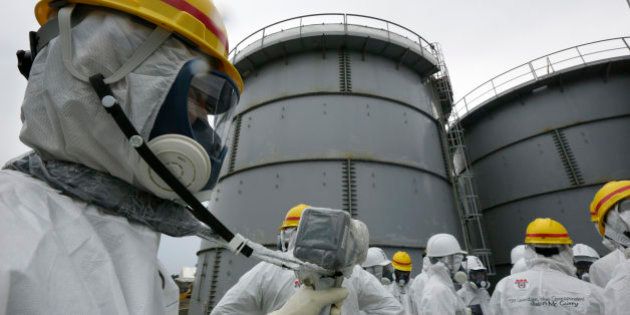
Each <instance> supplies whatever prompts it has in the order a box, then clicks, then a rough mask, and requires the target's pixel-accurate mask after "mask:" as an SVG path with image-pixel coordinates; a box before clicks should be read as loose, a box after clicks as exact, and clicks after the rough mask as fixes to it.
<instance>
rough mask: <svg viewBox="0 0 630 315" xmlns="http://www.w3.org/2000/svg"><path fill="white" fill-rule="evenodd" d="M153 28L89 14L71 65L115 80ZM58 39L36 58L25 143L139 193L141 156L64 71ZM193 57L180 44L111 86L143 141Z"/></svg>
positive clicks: (89, 92)
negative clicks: (134, 189) (113, 76)
mask: <svg viewBox="0 0 630 315" xmlns="http://www.w3.org/2000/svg"><path fill="white" fill-rule="evenodd" d="M151 31H152V29H151V28H149V27H146V26H142V25H140V24H138V23H136V22H134V21H132V20H131V18H130V17H128V16H125V15H117V14H111V13H106V12H104V11H92V12H90V13H89V14H88V15H87V16H86V18H85V19H84V20H83V21H81V23H79V24H78V25H77V26H75V27H74V28H73V29H72V46H73V55H74V59H73V64H74V66H75V68H76V69H78V70H79V71H80V72H81V73H83V74H85V75H87V76H91V75H93V74H96V73H102V74H104V75H105V76H109V75H111V74H112V73H114V72H115V71H116V70H118V68H120V66H121V65H123V64H124V63H125V61H127V59H128V58H129V57H130V56H131V55H132V54H133V52H134V50H135V49H136V48H137V47H138V46H140V45H141V44H142V43H143V41H144V40H145V38H146V37H147V36H148V35H149V34H150V33H151ZM61 46H62V45H61V41H60V40H59V38H55V39H53V40H52V41H51V42H50V43H49V44H48V46H46V47H45V48H44V49H43V50H42V51H41V52H39V53H38V54H37V58H36V59H35V61H34V63H33V66H32V68H31V73H30V78H29V82H28V86H27V89H26V96H25V98H24V103H23V104H22V122H23V126H22V130H21V132H20V140H21V141H22V142H23V143H24V144H26V145H27V146H29V147H31V148H33V149H34V150H35V151H36V152H37V153H38V154H39V155H40V156H41V157H42V158H43V159H45V160H62V161H69V162H74V163H78V164H83V165H85V166H88V167H90V168H92V169H95V170H98V171H102V172H105V173H109V174H111V175H113V176H115V177H117V178H120V179H122V180H124V181H126V182H128V183H130V184H132V185H134V186H136V187H140V188H142V187H141V186H140V185H139V184H138V181H137V180H136V177H135V175H134V170H135V169H137V166H138V163H139V161H140V157H139V155H138V154H137V153H136V152H135V151H134V150H133V148H132V147H131V146H130V145H129V144H128V142H127V140H126V138H125V137H124V136H123V133H122V132H121V131H120V129H119V128H118V127H117V125H116V124H115V122H114V120H113V119H112V117H110V115H109V114H108V113H106V111H105V110H104V108H103V107H102V106H101V104H100V101H99V99H98V97H97V95H96V93H95V92H94V90H93V89H92V87H91V86H90V85H89V84H88V83H85V82H82V81H80V80H78V79H76V78H75V77H73V76H72V75H71V74H70V73H69V72H68V71H67V70H66V68H65V67H64V64H63V61H62V47H61ZM196 55H199V54H198V53H195V52H193V51H192V50H190V49H189V48H188V47H186V46H185V45H184V44H183V43H182V42H180V41H179V40H177V39H175V38H170V39H168V40H167V41H166V42H165V43H164V44H163V45H162V46H161V47H160V48H159V49H158V50H157V51H156V52H154V53H153V54H152V55H151V56H149V57H148V58H147V59H146V60H145V61H144V62H143V63H142V64H141V65H140V66H138V67H137V68H136V69H134V70H133V71H132V72H131V73H129V74H128V75H127V76H126V77H125V78H124V79H123V80H120V81H118V82H116V83H114V84H112V89H113V92H114V94H115V97H116V98H117V99H118V101H119V103H120V105H121V106H122V108H123V110H124V111H125V113H126V114H127V116H128V117H129V119H130V121H131V122H132V123H133V124H134V126H135V127H136V129H137V130H138V132H139V133H140V134H141V135H142V136H143V137H144V138H145V139H148V136H149V134H150V132H151V129H152V128H153V124H154V121H155V118H156V116H157V114H158V111H159V110H160V107H161V105H162V103H163V102H164V99H165V97H166V95H167V93H168V91H169V89H170V87H171V85H172V83H173V81H174V79H175V77H176V76H177V74H178V72H179V69H180V68H181V67H182V65H183V64H184V63H185V62H186V61H188V60H190V59H192V58H194V57H195V56H196Z"/></svg>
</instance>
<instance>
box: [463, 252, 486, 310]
mask: <svg viewBox="0 0 630 315" xmlns="http://www.w3.org/2000/svg"><path fill="white" fill-rule="evenodd" d="M464 268H465V269H466V272H467V273H468V281H466V283H464V284H463V285H462V288H461V289H459V290H458V291H457V294H458V295H459V297H460V298H461V299H462V300H463V301H464V305H466V306H467V307H468V308H469V309H470V310H471V313H472V314H473V315H481V314H489V313H488V303H490V294H489V293H488V288H490V281H488V272H487V269H486V267H485V266H484V265H483V263H482V262H481V259H479V257H477V256H466V261H464Z"/></svg>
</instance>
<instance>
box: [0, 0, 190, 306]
mask: <svg viewBox="0 0 630 315" xmlns="http://www.w3.org/2000/svg"><path fill="white" fill-rule="evenodd" d="M151 31H152V29H151V28H148V27H146V26H141V25H139V24H137V23H135V22H134V21H132V20H131V19H130V18H129V17H127V16H123V15H116V14H111V13H106V12H104V11H93V12H91V13H89V15H88V16H87V17H85V19H83V20H82V21H81V22H80V23H79V24H78V25H77V26H75V27H74V28H73V29H72V45H73V51H74V58H73V60H72V62H73V63H74V64H75V67H76V68H77V69H79V70H80V71H82V72H84V73H86V74H93V73H98V72H102V73H103V74H104V75H105V76H108V75H111V74H112V73H113V72H114V71H115V70H117V69H118V68H120V66H121V65H122V64H123V63H124V62H125V61H126V60H127V59H128V58H129V57H130V56H131V55H132V54H133V52H134V50H135V49H136V47H138V46H140V45H141V43H142V42H143V41H144V40H145V39H146V38H147V37H148V36H149V34H150V33H151ZM61 51H62V49H61V43H60V41H59V38H55V39H53V40H52V41H51V42H50V43H49V44H48V46H46V47H45V48H44V49H42V50H41V51H40V52H39V53H38V54H37V57H36V59H35V61H34V63H33V66H32V69H31V72H30V78H29V82H28V86H27V89H26V93H25V99H24V103H23V104H22V120H23V126H22V130H21V133H20V139H21V140H22V142H24V143H25V144H26V145H28V146H30V147H31V148H33V149H34V150H35V151H36V152H37V153H38V154H39V155H40V156H41V157H42V158H44V159H54V160H62V161H68V162H73V163H77V164H82V165H84V166H87V167H90V168H92V169H95V170H98V171H101V172H103V173H107V174H110V175H111V176H114V177H117V178H119V179H121V180H123V181H125V182H127V183H129V184H132V185H134V184H135V183H137V181H136V177H135V175H134V170H135V169H136V168H137V167H138V165H139V164H138V163H139V161H140V157H139V156H138V154H137V153H136V152H135V151H134V149H133V148H132V147H131V146H130V145H129V143H128V141H127V140H126V138H125V137H124V135H123V133H122V132H121V131H120V129H119V128H118V127H117V126H116V124H115V122H114V120H113V119H112V117H111V116H109V114H107V113H106V111H105V109H104V108H103V107H102V106H101V105H100V101H99V99H98V97H97V95H96V93H95V92H94V90H93V89H92V87H91V86H90V85H89V84H88V83H85V82H82V81H80V80H78V79H76V78H75V77H73V76H72V75H71V74H70V73H69V72H68V71H67V70H66V68H65V67H64V64H63V61H62V54H61ZM195 54H196V53H194V52H193V51H192V50H190V49H189V48H187V47H186V46H185V45H184V44H183V43H182V42H180V41H179V40H177V39H175V38H170V39H168V40H167V41H166V42H165V43H164V44H163V45H162V46H161V47H160V48H159V49H158V50H157V51H155V52H154V53H153V54H152V55H151V56H149V57H148V58H147V59H146V60H145V61H144V63H142V64H141V65H140V66H138V67H137V68H136V69H134V70H133V71H132V72H131V73H130V74H128V75H127V76H126V77H125V79H124V80H122V81H119V82H117V83H115V84H113V85H112V89H113V91H114V94H115V95H116V97H117V98H118V99H119V102H120V104H121V106H122V108H123V110H124V111H125V112H126V113H127V115H128V116H129V119H130V120H131V121H132V123H133V124H134V126H135V127H136V128H137V129H138V131H139V132H140V133H141V135H142V136H143V137H145V139H146V138H148V136H149V133H150V131H151V129H152V127H153V122H154V120H155V117H156V115H157V113H158V111H159V109H160V106H161V104H162V103H163V101H164V98H165V97H166V94H167V93H168V91H169V88H170V86H171V84H172V82H173V80H174V79H175V77H176V76H177V73H178V72H179V69H180V68H181V67H182V65H183V64H184V63H185V62H186V61H188V60H190V59H192V58H194V57H195V56H196V55H195ZM159 240H160V234H159V233H158V232H156V231H154V230H152V229H150V228H148V227H146V226H143V225H139V224H135V223H132V222H129V221H128V220H127V219H125V218H123V217H119V216H113V215H108V214H105V213H104V212H103V209H100V208H98V207H96V206H93V205H90V204H86V203H85V202H83V201H79V200H75V199H72V198H70V197H68V196H65V195H62V194H60V192H59V191H57V190H55V189H52V188H51V187H50V186H49V185H48V184H46V183H44V182H42V181H39V180H37V179H35V178H33V177H30V176H28V175H25V174H23V173H20V172H16V171H10V170H2V171H0V314H106V315H111V314H151V315H153V314H165V313H167V312H172V311H173V309H175V310H177V306H176V305H173V304H172V302H173V301H177V296H176V295H175V296H170V297H169V298H168V299H165V298H164V289H165V288H169V287H172V285H173V284H172V283H170V282H172V281H173V280H172V279H171V277H170V276H169V275H168V274H165V275H163V276H162V277H160V276H159V273H158V271H159V266H158V260H157V251H158V245H159ZM165 282H166V283H168V284H166V283H165ZM173 294H177V292H176V291H172V293H171V295H173ZM165 304H166V305H165Z"/></svg>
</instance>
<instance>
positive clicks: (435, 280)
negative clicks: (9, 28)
mask: <svg viewBox="0 0 630 315" xmlns="http://www.w3.org/2000/svg"><path fill="white" fill-rule="evenodd" d="M427 275H428V280H427V282H426V284H425V285H424V290H423V292H422V297H421V298H420V303H419V305H418V308H417V309H416V310H417V314H422V315H452V314H458V315H460V314H465V313H466V306H465V305H464V303H463V301H462V300H461V299H460V297H459V296H458V295H457V292H455V287H454V285H453V280H452V279H451V274H450V272H449V270H448V268H446V266H444V264H442V263H441V262H438V263H436V264H434V265H432V266H430V267H429V269H428V270H427Z"/></svg>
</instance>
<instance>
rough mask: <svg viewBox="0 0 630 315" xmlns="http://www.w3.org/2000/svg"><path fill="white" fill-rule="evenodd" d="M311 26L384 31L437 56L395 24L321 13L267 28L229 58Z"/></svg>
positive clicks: (247, 39) (238, 46) (246, 40)
mask: <svg viewBox="0 0 630 315" xmlns="http://www.w3.org/2000/svg"><path fill="white" fill-rule="evenodd" d="M311 25H343V26H344V29H345V31H346V32H347V31H348V26H361V27H366V28H371V29H377V30H382V31H385V32H386V33H387V37H388V38H389V36H391V35H392V34H395V35H398V36H402V37H404V38H407V39H408V40H410V41H412V42H414V43H416V45H418V47H419V48H420V50H421V51H428V52H429V53H430V54H431V55H433V56H435V50H434V49H433V45H431V43H429V42H428V41H427V40H426V39H424V38H423V37H422V36H420V35H418V34H417V33H416V32H414V31H412V30H410V29H408V28H406V27H404V26H402V25H399V24H396V23H394V22H390V21H387V20H383V19H379V18H375V17H371V16H367V15H359V14H344V13H320V14H309V15H302V16H298V17H294V18H290V19H286V20H282V21H279V22H276V23H273V24H270V25H268V26H265V27H263V28H261V29H259V30H257V31H256V32H254V33H252V34H251V35H249V36H247V37H245V38H244V39H243V40H241V41H240V42H239V43H238V44H236V46H235V47H234V48H233V49H232V50H231V51H230V54H229V58H230V60H232V62H235V61H236V57H238V55H239V53H240V52H242V50H243V48H246V47H248V46H249V45H251V44H253V43H255V42H257V41H260V45H261V46H263V45H264V44H265V38H267V37H268V36H270V35H273V34H277V33H280V32H283V31H285V30H289V29H295V28H299V29H300V34H301V33H302V28H304V27H306V26H311Z"/></svg>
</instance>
